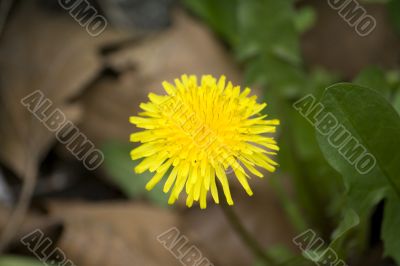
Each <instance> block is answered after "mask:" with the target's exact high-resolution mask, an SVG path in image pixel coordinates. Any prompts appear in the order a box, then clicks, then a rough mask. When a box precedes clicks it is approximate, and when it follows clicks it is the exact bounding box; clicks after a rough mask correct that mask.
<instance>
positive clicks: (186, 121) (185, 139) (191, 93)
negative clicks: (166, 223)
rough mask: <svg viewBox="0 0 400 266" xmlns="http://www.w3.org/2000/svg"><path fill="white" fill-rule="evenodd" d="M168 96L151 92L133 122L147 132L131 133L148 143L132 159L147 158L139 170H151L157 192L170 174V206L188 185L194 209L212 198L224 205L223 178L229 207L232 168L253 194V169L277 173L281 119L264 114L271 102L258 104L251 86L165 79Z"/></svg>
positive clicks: (167, 188) (151, 185)
mask: <svg viewBox="0 0 400 266" xmlns="http://www.w3.org/2000/svg"><path fill="white" fill-rule="evenodd" d="M163 87H164V89H165V91H166V93H167V94H166V95H156V94H153V93H150V94H149V99H150V102H147V103H141V104H140V108H141V109H143V111H144V112H142V113H140V114H139V116H132V117H130V122H131V123H133V124H135V125H136V126H137V127H138V128H143V129H144V130H143V131H140V132H138V133H133V134H131V136H130V140H131V141H132V142H141V143H142V144H141V145H140V146H139V147H137V148H135V149H134V150H132V152H131V157H132V160H137V159H140V158H144V159H143V160H142V161H141V162H140V163H139V164H138V165H137V166H136V168H135V172H137V173H143V172H145V171H147V170H149V171H150V172H154V173H155V174H154V177H153V178H152V179H151V180H150V181H149V182H148V183H147V185H146V189H147V190H151V189H153V188H154V186H155V185H156V184H157V183H159V182H160V181H161V180H162V179H163V177H164V176H165V175H166V174H167V173H168V177H167V179H166V181H165V184H164V192H165V193H167V192H169V191H170V190H171V188H172V191H171V194H170V197H169V201H168V203H169V204H173V203H174V202H175V201H176V200H177V199H178V197H179V195H180V194H181V192H182V190H183V189H185V191H186V194H187V199H186V204H187V206H188V207H191V206H192V205H193V202H194V201H200V207H201V208H202V209H204V208H206V196H207V194H208V192H209V191H210V190H211V195H212V197H213V199H214V201H215V202H216V203H219V198H218V190H217V182H220V183H221V185H222V189H223V192H224V194H225V197H226V200H227V202H228V204H229V205H233V200H232V197H231V193H230V190H229V183H228V176H227V174H226V172H227V171H233V172H234V174H235V176H236V178H237V179H238V180H239V182H240V183H241V185H242V186H243V188H244V189H245V190H246V192H247V193H248V194H249V195H252V194H253V192H252V191H251V188H250V186H249V184H248V182H247V179H249V178H250V176H249V172H250V173H252V174H254V175H256V176H258V177H263V174H262V173H261V172H259V170H257V168H256V167H261V168H264V169H266V170H268V171H270V172H273V171H275V166H276V165H277V163H275V162H274V161H273V160H271V159H270V158H269V155H275V154H276V152H275V151H277V150H279V148H278V146H277V145H276V142H275V140H274V138H273V137H266V136H264V135H263V134H264V133H274V132H275V128H276V127H275V126H276V125H279V120H277V119H273V120H266V119H265V118H266V117H267V115H260V112H261V110H263V109H264V108H265V107H266V106H267V105H266V104H265V103H263V104H258V103H257V102H256V99H257V96H252V97H249V96H248V95H249V93H250V89H249V88H246V89H245V90H243V91H241V90H240V87H239V86H233V85H232V83H230V82H229V83H228V84H226V81H225V77H224V76H222V77H221V78H220V79H219V80H218V81H217V80H216V79H215V78H213V77H212V76H209V75H207V76H202V78H201V84H200V85H199V84H198V83H197V78H196V76H190V77H188V76H186V75H183V76H182V78H181V79H180V80H179V79H176V80H175V85H172V84H170V83H168V82H163ZM217 180H218V181H217Z"/></svg>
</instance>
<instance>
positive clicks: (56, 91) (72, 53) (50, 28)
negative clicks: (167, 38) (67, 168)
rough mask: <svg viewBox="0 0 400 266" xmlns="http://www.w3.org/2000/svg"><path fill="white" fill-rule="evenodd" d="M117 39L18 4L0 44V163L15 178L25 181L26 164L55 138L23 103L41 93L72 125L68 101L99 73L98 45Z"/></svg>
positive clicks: (75, 113) (73, 109)
mask: <svg viewBox="0 0 400 266" xmlns="http://www.w3.org/2000/svg"><path fill="white" fill-rule="evenodd" d="M116 36H117V35H114V34H112V33H109V32H107V31H106V32H104V33H103V34H101V35H100V36H99V37H97V38H93V37H91V36H90V35H89V34H88V33H87V32H86V31H85V29H84V28H82V27H80V25H79V23H78V22H76V21H75V20H74V19H73V18H72V17H70V16H69V15H68V13H66V14H65V15H63V16H60V15H57V16H55V15H52V14H50V13H46V12H45V11H43V10H41V9H39V8H38V7H36V6H35V5H34V4H33V3H32V1H23V2H21V3H20V5H19V6H18V9H17V10H16V12H15V15H14V17H13V18H12V19H11V20H10V23H9V25H8V27H7V28H6V29H5V32H4V35H3V37H2V42H1V44H0V73H1V74H0V75H1V77H0V78H1V83H0V99H1V111H0V114H1V116H2V117H1V118H2V121H3V123H1V125H0V139H1V146H2V148H1V150H0V158H1V160H2V161H3V162H4V164H5V165H7V166H8V167H9V168H10V169H12V170H13V171H14V172H15V173H16V174H17V175H19V176H20V177H22V176H24V174H25V173H24V170H25V169H26V168H27V163H28V162H29V163H30V164H33V165H36V164H37V163H38V161H39V160H40V158H41V157H43V156H44V155H45V154H46V152H47V150H48V148H49V146H50V144H51V142H52V141H53V140H54V139H55V138H54V136H53V134H52V133H51V132H49V131H48V130H47V129H46V128H45V127H44V126H43V125H41V123H40V121H38V120H36V118H34V117H33V116H32V114H31V113H29V112H28V111H27V110H26V108H24V107H23V106H22V105H21V102H20V101H21V99H22V98H23V97H25V96H27V95H28V94H29V93H31V92H33V91H35V90H41V91H42V92H43V93H44V95H45V96H46V97H48V98H49V99H50V100H52V101H53V104H54V105H53V106H54V108H56V107H59V108H60V109H61V110H63V111H64V113H65V114H66V115H67V117H68V118H69V119H70V120H76V119H77V118H78V117H79V115H80V112H81V109H80V107H79V106H78V105H77V104H73V103H68V101H69V100H71V99H72V98H73V97H75V96H77V95H78V94H79V93H80V92H81V91H82V89H83V88H84V86H85V85H87V84H88V83H89V82H91V81H92V80H93V79H94V77H95V76H96V75H97V74H98V73H99V71H100V70H101V68H102V62H101V61H100V58H99V56H98V52H99V51H98V47H99V45H101V44H104V43H105V42H109V41H111V40H113V39H114V38H117V37H116ZM35 155H37V156H35ZM28 159H29V160H28Z"/></svg>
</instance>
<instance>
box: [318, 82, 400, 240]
mask: <svg viewBox="0 0 400 266" xmlns="http://www.w3.org/2000/svg"><path fill="white" fill-rule="evenodd" d="M321 103H322V104H323V106H324V111H323V112H322V114H320V115H319V116H318V119H317V121H320V122H317V128H319V129H320V130H322V131H321V132H322V133H321V132H318V133H317V138H318V142H319V145H320V147H321V150H322V152H323V154H324V156H325V158H326V159H327V160H328V162H329V163H330V164H331V165H332V167H333V168H335V169H336V170H337V171H338V172H340V173H341V174H342V176H343V178H344V182H345V185H346V187H347V202H348V205H349V207H350V208H352V209H354V211H355V212H356V213H357V215H358V217H357V216H355V215H354V214H352V213H347V214H345V216H347V218H346V219H347V220H345V221H343V222H342V224H340V225H339V228H338V229H337V230H336V232H335V234H334V235H333V240H334V243H332V244H333V245H334V246H335V245H339V244H340V242H341V241H343V238H344V237H346V234H347V233H348V232H349V230H351V229H352V228H353V226H356V225H358V221H357V220H358V219H359V220H360V221H362V222H363V223H365V222H366V221H367V220H368V219H369V218H370V215H371V212H372V209H373V207H374V206H375V205H376V204H377V203H378V202H379V201H381V200H382V199H383V198H384V197H385V196H386V195H387V194H388V191H393V193H398V191H399V187H400V186H399V184H400V180H399V175H398V174H399V173H400V164H399V163H398V162H399V160H400V153H399V152H398V150H399V149H400V142H399V136H400V118H399V115H398V114H397V113H396V111H395V110H394V109H393V107H392V106H391V105H390V103H389V102H388V101H387V100H386V99H385V98H384V97H383V96H382V95H381V94H380V93H379V92H377V91H376V90H372V89H369V88H365V87H361V86H357V85H353V84H347V83H341V84H335V85H333V86H331V87H329V88H327V89H326V91H325V93H324V95H323V97H322V99H321ZM329 112H330V113H331V114H332V115H333V117H334V118H336V119H337V124H338V125H340V124H341V125H343V127H344V128H345V129H346V130H348V131H349V132H350V134H351V136H353V137H354V139H356V140H357V141H358V142H359V144H360V145H361V146H362V147H365V149H366V150H365V152H366V153H370V154H371V155H372V156H373V158H374V159H375V161H376V163H375V164H374V165H373V167H372V168H370V171H361V172H360V171H358V170H357V168H358V169H359V170H360V167H357V166H359V165H358V162H359V161H360V159H361V158H363V157H362V154H361V155H359V156H358V158H357V159H355V162H353V163H352V162H351V160H349V156H347V159H346V158H345V157H346V156H344V155H342V154H341V153H340V151H342V153H343V154H346V153H345V152H343V151H344V147H348V146H346V145H349V143H347V142H346V140H343V141H342V142H340V141H338V142H337V143H334V142H332V141H331V142H330V141H329V140H332V139H331V138H330V137H329V136H333V134H332V132H335V129H334V128H336V127H335V126H331V128H332V129H331V130H330V132H328V131H329V130H327V128H325V129H326V130H324V128H323V127H322V125H323V124H324V122H321V121H324V120H323V119H322V118H323V117H325V116H327V115H328V113H329ZM325 121H327V120H325ZM318 123H320V124H318ZM318 125H319V126H318ZM328 128H329V127H328ZM323 133H324V134H323ZM331 134H332V135H331ZM349 138H350V137H348V139H349ZM332 143H333V144H332ZM340 143H341V144H340ZM335 144H336V145H335ZM356 147H357V146H356ZM364 154H365V153H364ZM371 166H372V165H371ZM363 238H365V237H363ZM364 240H365V239H364ZM335 242H336V243H335ZM359 245H360V243H359Z"/></svg>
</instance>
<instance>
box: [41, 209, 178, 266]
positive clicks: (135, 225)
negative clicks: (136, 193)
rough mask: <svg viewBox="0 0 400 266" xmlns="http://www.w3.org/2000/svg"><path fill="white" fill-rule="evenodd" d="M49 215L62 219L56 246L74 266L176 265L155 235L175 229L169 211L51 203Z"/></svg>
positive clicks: (175, 223) (172, 217)
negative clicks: (61, 229) (61, 231)
mask: <svg viewBox="0 0 400 266" xmlns="http://www.w3.org/2000/svg"><path fill="white" fill-rule="evenodd" d="M49 206H50V208H49V209H50V214H51V216H52V217H54V218H59V219H62V220H64V224H65V231H64V233H63V235H62V237H61V240H60V242H59V243H58V246H59V247H60V248H61V249H62V250H63V251H64V252H65V253H66V254H67V257H68V258H69V259H71V260H72V261H73V262H74V263H75V264H76V265H80V266H95V265H96V266H103V265H104V266H120V265H121V266H126V265H138V266H142V265H146V266H153V265H154V266H156V265H165V266H168V265H171V266H172V265H174V266H175V265H179V261H177V259H176V258H174V257H173V256H172V255H171V254H170V253H169V251H168V250H166V249H165V248H164V247H163V245H162V244H160V243H159V242H158V241H157V236H158V235H160V234H162V233H163V232H165V231H167V230H168V229H170V228H172V227H179V221H178V217H177V216H176V215H175V214H173V213H172V212H170V211H168V210H165V209H159V208H154V207H150V206H146V205H141V204H132V203H97V204H90V203H67V202H65V203H62V202H53V203H51V204H50V205H49Z"/></svg>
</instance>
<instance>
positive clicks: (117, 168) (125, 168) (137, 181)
mask: <svg viewBox="0 0 400 266" xmlns="http://www.w3.org/2000/svg"><path fill="white" fill-rule="evenodd" d="M131 149H132V147H130V146H129V145H128V144H124V143H119V142H108V143H106V144H105V145H104V146H103V147H102V150H103V152H104V157H105V166H106V170H107V171H108V173H109V174H110V176H111V177H112V178H113V179H112V181H113V182H114V183H115V184H116V185H118V186H119V187H120V188H121V190H122V191H124V192H125V194H126V195H128V196H129V197H131V198H142V197H144V198H148V199H149V200H151V201H152V202H154V203H156V204H157V205H160V206H167V202H168V198H167V196H166V195H165V194H164V193H163V192H162V184H159V185H157V186H156V187H155V188H154V189H153V190H151V191H147V190H146V188H145V186H146V183H147V182H148V181H149V180H150V179H151V177H152V173H149V172H145V173H143V174H140V175H138V174H136V173H135V172H134V170H133V169H134V168H135V166H136V165H137V164H138V161H135V162H133V161H132V160H131V159H130V150H131Z"/></svg>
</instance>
